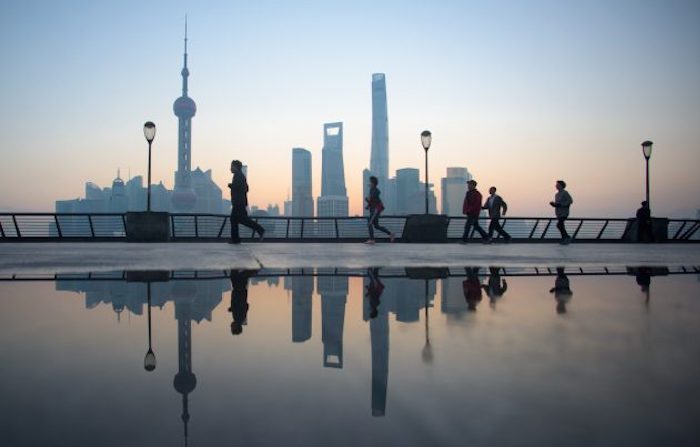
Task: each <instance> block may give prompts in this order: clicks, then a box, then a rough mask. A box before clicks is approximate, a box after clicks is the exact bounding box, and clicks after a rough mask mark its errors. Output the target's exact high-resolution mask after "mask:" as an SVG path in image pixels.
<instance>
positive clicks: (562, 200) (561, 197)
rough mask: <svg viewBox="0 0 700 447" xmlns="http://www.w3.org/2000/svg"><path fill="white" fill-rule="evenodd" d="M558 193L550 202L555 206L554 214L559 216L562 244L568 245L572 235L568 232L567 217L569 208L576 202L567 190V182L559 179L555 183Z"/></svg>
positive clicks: (558, 224)
mask: <svg viewBox="0 0 700 447" xmlns="http://www.w3.org/2000/svg"><path fill="white" fill-rule="evenodd" d="M555 187H556V188H557V193H556V194H555V195H554V200H553V201H551V202H549V204H550V205H551V206H553V207H554V215H555V216H557V229H558V230H559V233H561V242H560V243H561V244H562V245H568V244H569V243H570V242H571V236H569V233H567V232H566V225H565V222H566V218H567V217H569V208H570V207H571V204H572V203H574V199H572V198H571V194H569V192H568V191H567V190H566V182H565V181H564V180H557V183H556V185H555Z"/></svg>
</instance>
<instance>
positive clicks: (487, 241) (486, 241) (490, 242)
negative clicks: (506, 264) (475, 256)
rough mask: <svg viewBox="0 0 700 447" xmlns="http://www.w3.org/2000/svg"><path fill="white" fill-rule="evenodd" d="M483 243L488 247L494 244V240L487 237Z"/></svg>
mask: <svg viewBox="0 0 700 447" xmlns="http://www.w3.org/2000/svg"><path fill="white" fill-rule="evenodd" d="M481 243H482V244H486V245H488V244H493V239H491V238H490V237H487V238H486V239H484V240H483V241H482V242H481Z"/></svg>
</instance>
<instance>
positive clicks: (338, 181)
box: [316, 123, 348, 217]
mask: <svg viewBox="0 0 700 447" xmlns="http://www.w3.org/2000/svg"><path fill="white" fill-rule="evenodd" d="M316 213H317V215H318V216H328V217H335V216H338V217H340V216H347V215H348V196H347V191H346V189H345V169H344V164H343V123H327V124H324V125H323V150H322V168H321V195H320V196H319V197H318V201H317V206H316Z"/></svg>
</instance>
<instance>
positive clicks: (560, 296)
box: [549, 267, 574, 314]
mask: <svg viewBox="0 0 700 447" xmlns="http://www.w3.org/2000/svg"><path fill="white" fill-rule="evenodd" d="M549 293H553V294H554V299H555V300H557V313H558V314H565V313H566V304H567V303H568V302H569V301H571V295H573V294H574V292H572V291H571V288H570V287H569V277H568V276H566V274H565V273H564V267H557V278H556V279H555V280H554V287H552V288H551V289H549Z"/></svg>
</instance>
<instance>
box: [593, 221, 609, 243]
mask: <svg viewBox="0 0 700 447" xmlns="http://www.w3.org/2000/svg"><path fill="white" fill-rule="evenodd" d="M609 222H610V221H609V220H608V219H605V223H604V224H603V228H601V229H600V232H599V233H598V237H596V239H600V238H601V237H602V236H603V233H604V232H605V229H606V228H608V223H609Z"/></svg>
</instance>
